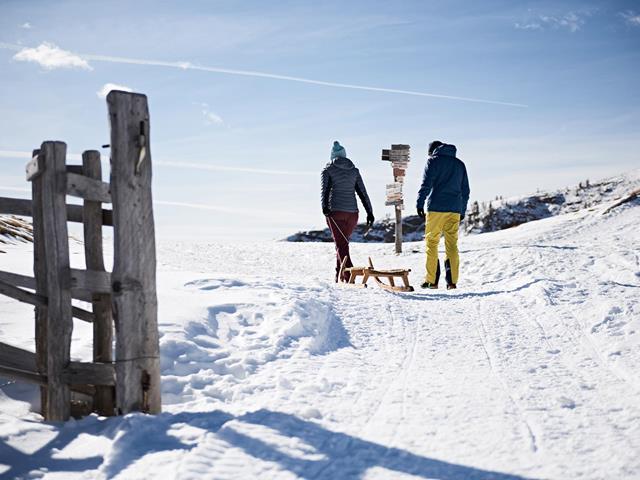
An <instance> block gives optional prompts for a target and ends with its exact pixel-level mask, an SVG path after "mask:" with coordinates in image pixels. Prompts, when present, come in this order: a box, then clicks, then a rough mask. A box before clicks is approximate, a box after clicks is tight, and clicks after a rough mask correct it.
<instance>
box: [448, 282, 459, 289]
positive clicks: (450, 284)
mask: <svg viewBox="0 0 640 480" xmlns="http://www.w3.org/2000/svg"><path fill="white" fill-rule="evenodd" d="M456 288H458V287H457V286H456V284H455V283H447V290H455V289H456Z"/></svg>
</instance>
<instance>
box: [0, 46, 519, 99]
mask: <svg viewBox="0 0 640 480" xmlns="http://www.w3.org/2000/svg"><path fill="white" fill-rule="evenodd" d="M43 45H44V44H43ZM16 47H18V48H20V47H19V46H16V45H12V44H6V43H0V48H5V49H11V50H15V49H16ZM41 47H42V45H41V46H40V47H38V48H41ZM56 48H57V47H56ZM24 50H34V49H24ZM67 53H69V52H67ZM72 55H73V54H72ZM75 57H76V58H78V59H79V60H80V61H82V62H84V63H85V64H86V65H87V67H88V68H91V67H90V66H89V64H88V63H87V61H93V62H110V63H122V64H131V65H145V66H156V67H165V68H177V69H181V70H196V71H201V72H209V73H222V74H227V75H238V76H244V77H255V78H267V79H271V80H283V81H287V82H297V83H306V84H310V85H320V86H324V87H335V88H346V89H352V90H364V91H369V92H380V93H395V94H399V95H410V96H414V97H430V98H440V99H444V100H458V101H462V102H473V103H486V104H491V105H503V106H508V107H521V108H526V107H527V105H524V104H521V103H512V102H503V101H498V100H487V99H482V98H472V97H461V96H456V95H443V94H439V93H427V92H418V91H414V90H401V89H396V88H384V87H371V86H366V85H354V84H350V83H338V82H328V81H324V80H314V79H311V78H303V77H293V76H289V75H279V74H275V73H267V72H256V71H252V70H236V69H230V68H218V67H208V66H204V65H197V64H192V63H190V62H166V61H161V60H146V59H140V58H127V57H114V56H109V55H94V54H82V55H80V56H77V55H76V56H75Z"/></svg>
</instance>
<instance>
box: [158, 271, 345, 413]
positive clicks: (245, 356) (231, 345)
mask: <svg viewBox="0 0 640 480" xmlns="http://www.w3.org/2000/svg"><path fill="white" fill-rule="evenodd" d="M183 289H184V291H185V293H186V294H189V295H191V296H193V297H195V298H197V300H198V301H197V303H198V305H199V307H195V310H197V313H195V314H192V318H187V319H185V321H184V323H183V328H181V329H178V330H175V331H171V332H164V333H162V336H161V338H160V352H161V370H162V375H163V378H162V381H163V392H162V393H163V401H164V402H165V403H183V402H188V401H197V400H200V399H205V400H206V399H213V400H217V401H221V402H232V401H234V400H237V399H238V398H242V397H245V396H247V395H250V394H251V393H252V389H247V388H246V382H245V380H246V379H247V378H248V377H250V376H251V375H253V374H254V373H255V372H256V371H257V370H258V369H259V368H261V367H262V366H264V365H265V364H267V363H270V362H277V361H280V360H284V359H288V358H291V357H293V356H301V355H322V354H325V353H328V352H331V351H333V350H336V349H338V348H342V347H345V346H348V345H349V338H348V335H347V333H346V331H345V329H344V327H343V326H342V324H341V322H340V320H339V318H338V317H337V316H336V315H335V314H334V312H333V310H332V307H331V301H330V298H329V297H328V295H326V294H324V295H322V294H320V293H321V292H319V291H318V290H317V289H316V290H313V289H308V288H305V287H301V286H298V287H297V288H296V287H294V288H291V285H288V286H287V285H285V284H282V283H277V282H270V283H265V282H257V283H253V284H252V283H250V282H244V281H240V280H232V279H228V278H213V279H199V280H195V281H189V282H187V283H186V284H184V287H183ZM191 310H192V311H194V309H191Z"/></svg>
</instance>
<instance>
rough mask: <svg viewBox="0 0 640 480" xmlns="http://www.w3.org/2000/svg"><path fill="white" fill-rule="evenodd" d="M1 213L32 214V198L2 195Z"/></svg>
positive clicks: (0, 199) (0, 200) (0, 198)
mask: <svg viewBox="0 0 640 480" xmlns="http://www.w3.org/2000/svg"><path fill="white" fill-rule="evenodd" d="M0 213H4V214H7V215H20V216H23V217H30V216H31V200H25V199H23V198H10V197H0Z"/></svg>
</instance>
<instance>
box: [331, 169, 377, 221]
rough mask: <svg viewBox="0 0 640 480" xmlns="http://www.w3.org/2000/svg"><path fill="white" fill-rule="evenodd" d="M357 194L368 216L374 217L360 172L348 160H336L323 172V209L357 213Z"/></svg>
mask: <svg viewBox="0 0 640 480" xmlns="http://www.w3.org/2000/svg"><path fill="white" fill-rule="evenodd" d="M356 193H357V194H358V196H359V197H360V201H361V202H362V205H363V206H364V209H365V210H366V212H367V215H373V210H372V209H371V201H370V200H369V195H367V189H366V188H365V187H364V182H363V181H362V177H361V176H360V171H359V170H358V169H357V168H356V167H355V165H354V164H353V162H352V161H351V160H349V159H348V158H343V157H337V158H334V159H333V160H332V161H331V162H329V163H328V164H327V166H326V167H325V168H324V170H322V191H321V199H322V209H323V210H330V211H332V212H357V211H358V204H357V202H356Z"/></svg>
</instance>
